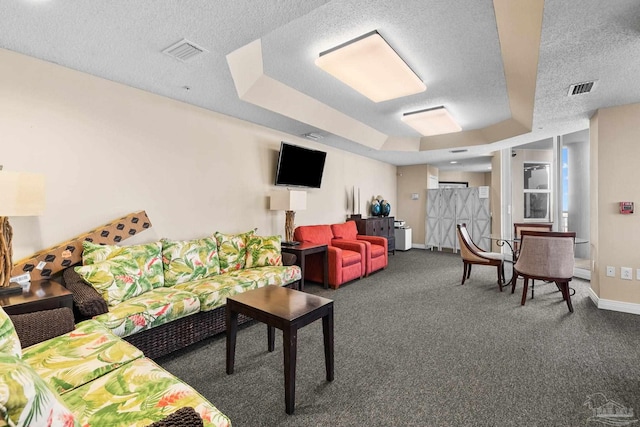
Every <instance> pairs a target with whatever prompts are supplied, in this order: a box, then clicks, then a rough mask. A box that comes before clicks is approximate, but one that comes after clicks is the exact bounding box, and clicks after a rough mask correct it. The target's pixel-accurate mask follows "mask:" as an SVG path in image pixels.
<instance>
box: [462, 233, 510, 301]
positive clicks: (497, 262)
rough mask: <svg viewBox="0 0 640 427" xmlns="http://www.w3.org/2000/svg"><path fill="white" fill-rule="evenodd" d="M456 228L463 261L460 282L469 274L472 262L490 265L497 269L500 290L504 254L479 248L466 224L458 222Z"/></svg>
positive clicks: (502, 282) (502, 281)
mask: <svg viewBox="0 0 640 427" xmlns="http://www.w3.org/2000/svg"><path fill="white" fill-rule="evenodd" d="M457 229H458V241H459V243H460V255H461V257H462V263H463V271H462V283H460V284H461V285H464V281H465V280H466V279H468V278H469V276H470V275H471V266H472V265H473V264H480V265H491V266H495V267H496V268H497V270H498V286H499V287H500V292H502V285H503V284H504V255H502V254H501V253H498V252H487V251H484V250H482V249H480V248H479V247H478V246H477V245H476V244H475V243H473V240H471V236H470V235H469V230H467V225H466V224H464V223H463V224H458V225H457Z"/></svg>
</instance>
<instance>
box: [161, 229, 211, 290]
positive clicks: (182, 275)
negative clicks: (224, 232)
mask: <svg viewBox="0 0 640 427" xmlns="http://www.w3.org/2000/svg"><path fill="white" fill-rule="evenodd" d="M162 264H163V266H164V284H165V286H173V285H177V284H179V283H184V282H190V281H193V280H197V279H204V278H206V277H209V276H215V275H217V274H220V260H219V259H218V243H217V242H216V240H215V239H214V238H212V237H205V238H203V239H197V240H189V241H171V240H167V239H162Z"/></svg>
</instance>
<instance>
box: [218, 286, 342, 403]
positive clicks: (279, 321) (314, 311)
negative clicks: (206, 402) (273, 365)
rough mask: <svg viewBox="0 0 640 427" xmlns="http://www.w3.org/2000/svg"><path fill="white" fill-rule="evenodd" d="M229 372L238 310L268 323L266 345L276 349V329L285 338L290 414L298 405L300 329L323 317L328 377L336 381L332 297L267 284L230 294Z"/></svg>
mask: <svg viewBox="0 0 640 427" xmlns="http://www.w3.org/2000/svg"><path fill="white" fill-rule="evenodd" d="M226 311H227V314H226V315H227V317H226V322H227V323H226V326H227V374H233V366H234V362H235V353H236V333H237V331H238V313H242V314H244V315H246V316H249V317H252V318H253V319H256V320H258V321H260V322H263V323H266V324H267V341H268V342H267V349H268V350H269V351H273V350H274V341H275V330H274V328H278V329H280V330H282V336H283V342H284V400H285V408H286V412H287V414H293V411H294V409H295V401H296V398H295V389H296V355H297V340H298V329H300V328H302V327H303V326H306V325H308V324H309V323H312V322H314V321H316V320H318V319H322V333H323V336H324V361H325V368H326V371H327V381H333V301H332V300H330V299H327V298H322V297H319V296H316V295H310V294H307V293H305V292H300V291H296V290H294V289H289V288H285V287H281V286H265V287H263V288H259V289H254V290H251V291H247V292H243V293H241V294H238V295H235V296H232V297H229V298H227V306H226Z"/></svg>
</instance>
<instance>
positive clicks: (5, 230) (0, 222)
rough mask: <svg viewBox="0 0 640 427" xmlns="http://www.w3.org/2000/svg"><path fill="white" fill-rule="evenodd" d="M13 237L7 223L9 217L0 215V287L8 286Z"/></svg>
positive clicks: (9, 225) (11, 263)
mask: <svg viewBox="0 0 640 427" xmlns="http://www.w3.org/2000/svg"><path fill="white" fill-rule="evenodd" d="M12 238H13V229H12V228H11V224H9V218H7V217H6V216H1V217H0V262H2V266H1V267H0V287H3V288H6V287H7V286H9V280H10V279H11V267H12V266H13V249H12V246H11V239H12Z"/></svg>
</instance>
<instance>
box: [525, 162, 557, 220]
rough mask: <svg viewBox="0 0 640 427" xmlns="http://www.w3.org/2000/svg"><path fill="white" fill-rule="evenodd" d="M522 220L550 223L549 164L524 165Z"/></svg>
mask: <svg viewBox="0 0 640 427" xmlns="http://www.w3.org/2000/svg"><path fill="white" fill-rule="evenodd" d="M524 219H525V220H536V221H540V220H542V221H544V222H551V221H552V219H551V165H550V164H549V163H527V162H525V163H524Z"/></svg>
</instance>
